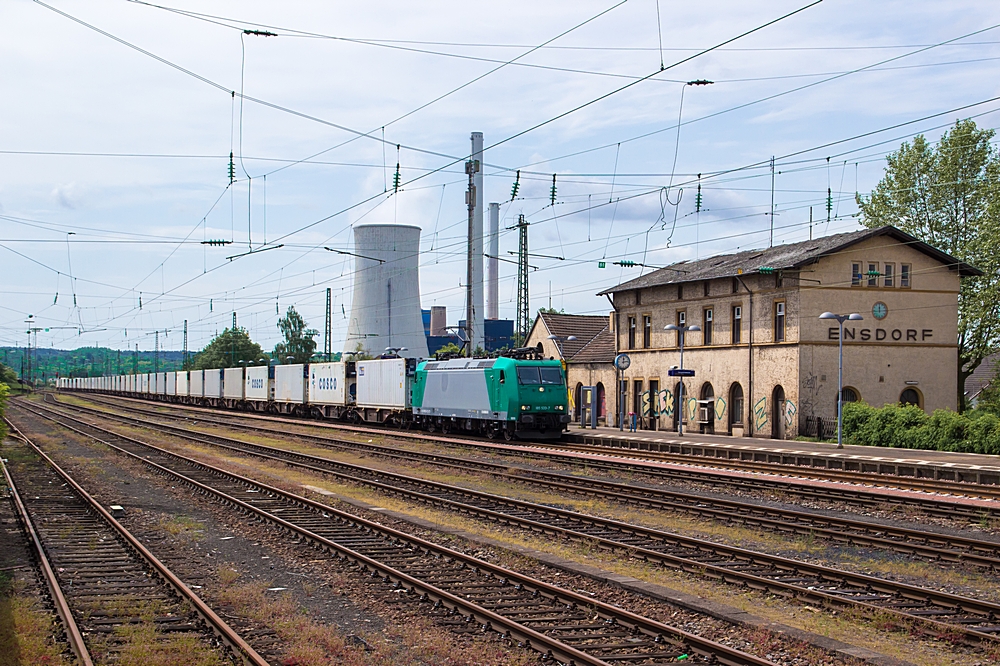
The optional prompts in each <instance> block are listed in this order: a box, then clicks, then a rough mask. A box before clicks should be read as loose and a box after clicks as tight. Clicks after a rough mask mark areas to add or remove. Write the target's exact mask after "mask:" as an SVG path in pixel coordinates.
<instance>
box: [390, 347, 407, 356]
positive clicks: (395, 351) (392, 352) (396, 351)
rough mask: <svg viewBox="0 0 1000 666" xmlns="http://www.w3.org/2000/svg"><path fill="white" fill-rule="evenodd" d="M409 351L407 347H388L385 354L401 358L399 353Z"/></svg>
mask: <svg viewBox="0 0 1000 666" xmlns="http://www.w3.org/2000/svg"><path fill="white" fill-rule="evenodd" d="M404 351H409V350H408V349H407V348H406V347H386V348H385V353H386V354H387V355H389V356H395V357H396V358H399V352H404Z"/></svg>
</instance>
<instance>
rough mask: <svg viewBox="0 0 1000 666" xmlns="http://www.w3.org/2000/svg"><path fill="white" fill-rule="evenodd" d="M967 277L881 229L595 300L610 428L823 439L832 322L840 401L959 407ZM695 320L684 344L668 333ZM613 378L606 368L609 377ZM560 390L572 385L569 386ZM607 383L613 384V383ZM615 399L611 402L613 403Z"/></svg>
mask: <svg viewBox="0 0 1000 666" xmlns="http://www.w3.org/2000/svg"><path fill="white" fill-rule="evenodd" d="M979 274H981V273H980V272H979V271H978V270H977V269H976V268H974V267H972V266H969V265H967V264H964V263H962V262H960V261H958V260H957V259H955V258H954V257H951V256H949V255H948V254H946V253H944V252H942V251H940V250H938V249H936V248H934V247H932V246H930V245H928V244H926V243H924V242H921V241H919V240H917V239H915V238H913V237H912V236H910V235H908V234H906V233H904V232H902V231H900V230H899V229H896V228H895V227H891V226H886V227H881V228H878V229H867V230H863V231H857V232H852V233H844V234H837V235H834V236H827V237H823V238H819V239H816V240H810V241H805V242H801V243H794V244H789V245H780V246H777V247H772V248H768V249H763V250H749V251H744V252H739V253H736V254H727V255H719V256H714V257H710V258H707V259H702V260H699V261H688V262H682V263H678V264H674V265H671V266H667V267H665V268H662V269H658V270H655V271H653V272H651V273H649V274H647V275H643V276H642V277H639V278H636V279H634V280H630V281H628V282H624V283H622V284H619V285H618V286H616V287H612V288H610V289H607V290H605V291H603V292H601V295H606V296H607V297H608V298H609V299H610V300H611V301H612V303H613V308H614V311H613V312H612V313H611V315H610V318H609V320H608V331H609V333H610V337H611V339H612V342H613V344H614V351H615V353H619V352H620V353H625V354H628V356H629V358H630V361H631V364H630V366H629V368H628V369H627V370H625V371H624V372H623V373H622V378H623V382H622V385H621V386H620V387H619V390H620V392H619V391H611V392H610V393H612V394H613V395H609V396H608V398H607V402H608V406H607V411H608V420H607V423H608V424H609V425H612V424H614V423H615V422H616V419H615V416H616V415H617V414H618V413H619V412H618V409H619V406H621V407H624V410H623V411H624V413H628V412H634V413H636V414H637V415H638V416H639V420H640V427H641V428H644V429H655V430H675V429H676V428H677V426H678V421H679V419H681V418H683V419H684V425H685V429H686V430H688V431H700V432H705V433H720V434H724V433H730V434H733V435H747V436H759V437H774V438H790V437H794V436H796V435H800V434H801V435H812V436H823V437H829V436H832V434H833V433H834V432H835V429H836V417H837V357H838V343H839V336H840V331H839V326H838V323H837V321H835V320H834V321H831V320H821V319H820V318H819V316H820V314H822V313H823V312H827V311H830V312H834V313H837V314H848V313H855V312H856V313H858V314H861V315H862V316H863V317H864V319H863V321H850V322H846V323H845V324H844V400H845V401H851V400H864V401H866V402H868V403H869V404H872V405H876V406H881V405H883V404H886V403H894V402H901V403H911V404H916V405H919V406H920V407H921V408H923V409H925V410H927V411H932V410H935V409H939V408H949V409H956V408H957V406H958V405H957V403H958V386H957V383H958V348H957V326H958V294H959V288H960V281H961V278H962V277H965V276H970V275H979ZM668 324H676V325H678V326H691V325H697V326H699V327H700V328H701V331H697V332H696V331H689V332H687V334H686V337H685V340H684V347H685V349H684V351H685V353H684V368H685V369H692V370H694V371H695V376H694V377H691V378H686V379H684V400H683V403H684V404H683V405H677V404H676V403H677V396H678V394H679V389H680V384H679V383H678V381H677V379H676V378H675V377H671V376H669V375H668V371H669V370H670V369H671V368H672V367H676V366H678V365H679V363H680V358H679V356H680V354H679V337H678V333H677V332H676V331H666V330H664V326H666V325H668ZM610 370H611V372H612V374H611V376H612V377H614V374H613V373H614V370H613V368H611V369H610ZM570 381H571V384H570V388H571V390H572V387H573V380H572V379H571V380H570ZM612 381H617V380H616V379H612ZM619 401H621V402H619Z"/></svg>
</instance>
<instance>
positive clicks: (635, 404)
mask: <svg viewBox="0 0 1000 666" xmlns="http://www.w3.org/2000/svg"><path fill="white" fill-rule="evenodd" d="M632 411H633V412H635V422H636V424H637V428H636V429H639V428H642V427H643V426H642V417H643V414H642V380H641V379H635V380H633V381H632Z"/></svg>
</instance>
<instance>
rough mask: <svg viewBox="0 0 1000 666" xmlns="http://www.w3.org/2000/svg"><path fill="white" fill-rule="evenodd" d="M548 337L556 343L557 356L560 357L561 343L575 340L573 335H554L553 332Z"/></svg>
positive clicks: (561, 353)
mask: <svg viewBox="0 0 1000 666" xmlns="http://www.w3.org/2000/svg"><path fill="white" fill-rule="evenodd" d="M548 339H549V340H552V341H553V342H555V343H556V349H558V350H559V356H560V358H561V357H562V355H563V347H562V343H564V342H574V341H575V340H576V336H575V335H554V334H553V335H550V336H549V338H548ZM563 360H565V359H563Z"/></svg>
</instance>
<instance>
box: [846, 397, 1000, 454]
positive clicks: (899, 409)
mask: <svg viewBox="0 0 1000 666" xmlns="http://www.w3.org/2000/svg"><path fill="white" fill-rule="evenodd" d="M844 441H845V442H847V443H849V444H857V445H860V446H886V447H891V448H897V449H929V450H934V451H956V452H960V453H985V454H992V455H998V454H1000V418H998V417H997V416H996V415H994V414H992V413H989V412H985V411H980V410H973V411H971V412H968V413H966V414H958V413H956V412H953V411H950V410H947V409H938V410H936V411H935V412H934V413H933V414H931V415H928V414H926V413H925V412H924V411H923V410H922V409H920V408H919V407H916V406H915V405H905V406H903V405H886V406H885V407H880V408H875V407H872V406H870V405H867V404H865V403H863V402H851V403H847V404H845V405H844Z"/></svg>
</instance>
